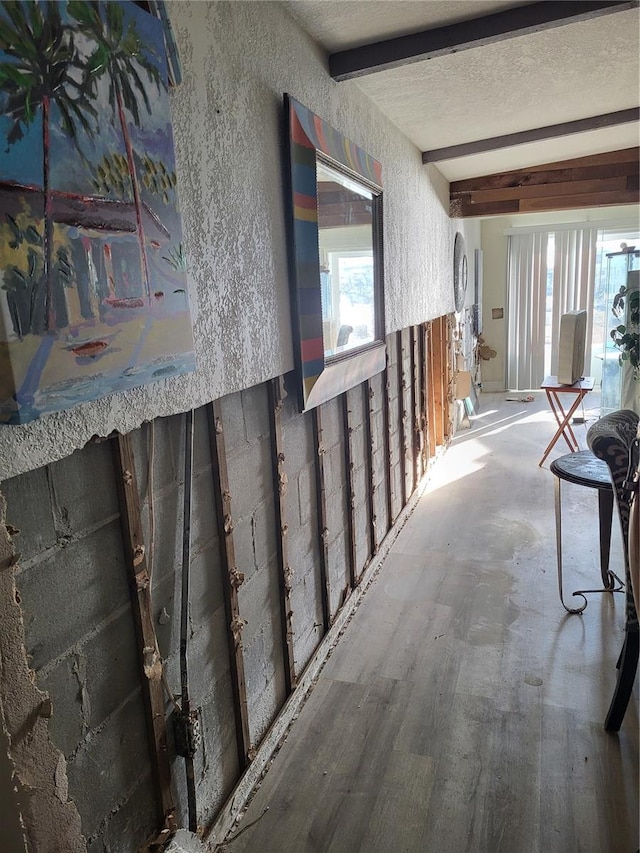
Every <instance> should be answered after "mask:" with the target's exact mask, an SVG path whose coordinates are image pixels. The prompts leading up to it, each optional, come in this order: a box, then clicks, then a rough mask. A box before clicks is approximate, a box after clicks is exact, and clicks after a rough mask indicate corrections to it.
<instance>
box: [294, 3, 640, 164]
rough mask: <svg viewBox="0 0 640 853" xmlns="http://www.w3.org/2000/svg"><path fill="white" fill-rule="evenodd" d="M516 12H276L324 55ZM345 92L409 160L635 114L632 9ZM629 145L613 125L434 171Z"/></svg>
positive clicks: (311, 6) (297, 6)
mask: <svg viewBox="0 0 640 853" xmlns="http://www.w3.org/2000/svg"><path fill="white" fill-rule="evenodd" d="M526 2H530V0H521V2H513V0H501V1H498V0H493V2H485V0H422V2H406V0H358V2H349V0H345V2H334V0H292V2H286V3H285V4H284V5H285V6H286V7H287V8H288V9H289V11H290V12H291V14H292V15H293V16H294V17H295V18H296V19H297V20H298V22H299V23H300V24H301V26H302V27H303V28H304V29H305V30H306V31H307V32H308V33H309V35H310V36H311V37H312V38H314V39H315V40H316V41H317V42H318V43H319V44H320V45H322V47H324V48H325V50H326V51H327V53H331V52H334V51H336V50H345V49H348V48H351V47H357V46H360V45H362V44H368V43H371V42H376V41H380V40H383V39H387V38H392V37H394V36H398V35H405V34H408V33H411V32H417V31H419V30H423V29H428V28H432V27H436V26H442V25H446V24H452V23H456V22H459V21H461V20H466V19H472V18H476V17H481V16H483V15H488V14H491V13H494V12H497V11H502V10H504V9H506V8H509V7H514V6H520V5H525V4H526ZM353 84H355V85H357V86H359V87H360V88H361V89H362V90H363V91H364V92H365V93H366V94H367V95H368V96H369V97H370V98H371V99H372V100H373V101H374V102H375V103H376V104H377V105H378V106H379V107H380V109H381V110H382V111H383V112H384V113H385V114H386V115H387V116H388V117H389V118H390V119H391V121H393V123H394V124H395V125H397V127H398V128H399V129H400V130H401V131H402V132H403V133H404V134H406V136H408V137H409V139H411V140H412V141H413V142H414V143H415V145H416V146H417V147H418V148H419V149H420V150H421V151H426V150H429V149H434V148H442V147H447V146H450V145H457V144H460V143H464V142H472V141H475V140H481V139H486V138H489V137H494V136H501V135H503V134H508V133H515V132H518V131H524V130H531V129H533V128H538V127H544V126H546V125H551V124H558V123H561V122H566V121H572V120H575V119H582V118H587V117H590V116H596V115H603V114H605V113H611V112H616V111H617V110H623V109H629V108H632V107H637V106H638V105H639V104H640V18H639V10H638V8H635V9H631V10H627V11H624V12H617V13H615V14H609V15H604V16H602V17H599V18H595V19H591V20H588V21H582V22H576V23H571V24H567V25H565V26H560V27H556V28H554V29H548V30H544V31H543V32H539V33H534V34H531V35H526V36H519V37H516V38H510V39H507V40H505V41H501V42H498V43H494V44H490V45H487V46H482V47H476V48H472V49H470V50H464V51H460V52H458V53H455V54H450V55H448V56H443V57H438V58H434V59H429V60H422V61H419V62H413V63H410V64H407V65H404V66H402V67H399V68H393V69H389V70H383V71H377V72H375V73H372V74H368V75H366V76H362V77H359V78H357V79H356V80H354V81H353ZM337 85H349V83H338V84H337ZM639 141H640V140H639V129H638V124H637V123H634V124H625V125H618V126H615V127H612V128H604V129H601V130H596V131H589V132H586V133H580V134H572V135H569V136H564V137H560V138H557V139H551V140H546V141H542V142H535V143H529V144H527V145H520V146H514V147H511V148H505V149H501V150H497V151H493V152H487V153H483V154H475V155H470V156H466V157H459V158H457V159H454V160H446V161H440V162H438V163H436V166H437V168H438V169H439V170H440V171H441V172H442V174H443V175H444V176H445V177H446V178H447V179H448V180H450V181H454V180H461V179H463V178H472V177H479V176H480V175H486V174H492V173H494V172H503V171H508V170H511V169H518V168H526V167H527V166H532V165H537V164H540V163H547V162H553V161H557V160H564V159H569V158H573V157H580V156H583V155H588V154H598V153H602V152H605V151H614V150H618V149H621V148H630V147H633V146H636V145H638V144H639Z"/></svg>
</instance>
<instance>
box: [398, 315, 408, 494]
mask: <svg viewBox="0 0 640 853" xmlns="http://www.w3.org/2000/svg"><path fill="white" fill-rule="evenodd" d="M396 349H397V358H398V432H399V434H400V483H401V485H402V508H403V509H404V507H405V506H406V505H407V498H408V494H407V428H406V419H407V412H406V410H405V407H404V391H405V388H406V387H407V382H406V379H405V376H404V358H403V349H402V330H401V329H399V330H398V331H397V332H396Z"/></svg>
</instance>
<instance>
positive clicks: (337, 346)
mask: <svg viewBox="0 0 640 853" xmlns="http://www.w3.org/2000/svg"><path fill="white" fill-rule="evenodd" d="M316 172H317V186H318V237H319V248H320V279H321V284H322V327H323V339H324V352H325V358H327V357H330V356H334V355H339V354H340V353H342V352H345V351H347V350H351V349H355V348H356V347H361V346H364V345H365V344H369V343H372V342H373V341H374V340H375V339H376V316H375V305H376V299H375V275H374V232H373V228H374V212H375V211H374V205H375V196H374V193H372V192H371V190H369V189H368V188H367V187H366V186H365V185H364V184H361V183H360V182H359V181H358V180H357V179H354V178H351V177H348V176H347V175H345V174H343V173H341V172H340V171H338V170H337V169H334V168H332V167H331V166H330V165H328V164H327V163H325V162H323V161H321V160H320V158H318V160H317V164H316Z"/></svg>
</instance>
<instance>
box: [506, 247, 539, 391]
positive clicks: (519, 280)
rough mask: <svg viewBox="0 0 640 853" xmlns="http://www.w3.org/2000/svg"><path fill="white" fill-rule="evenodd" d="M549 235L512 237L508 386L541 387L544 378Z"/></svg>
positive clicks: (509, 263) (509, 250)
mask: <svg viewBox="0 0 640 853" xmlns="http://www.w3.org/2000/svg"><path fill="white" fill-rule="evenodd" d="M547 245H548V234H547V232H543V233H539V232H538V233H530V234H512V235H510V237H509V248H508V263H507V282H508V288H507V290H508V322H507V387H508V388H511V389H514V390H516V389H517V390H525V389H527V388H539V387H540V384H541V382H542V380H543V379H544V337H545V311H546V292H547Z"/></svg>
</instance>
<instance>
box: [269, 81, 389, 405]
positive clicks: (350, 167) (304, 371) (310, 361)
mask: <svg viewBox="0 0 640 853" xmlns="http://www.w3.org/2000/svg"><path fill="white" fill-rule="evenodd" d="M285 106H286V111H287V118H288V154H289V158H288V175H289V179H290V193H289V197H290V205H289V210H290V217H289V225H290V234H289V243H290V266H291V295H292V319H293V331H294V350H295V354H296V367H297V372H298V376H299V379H300V382H299V391H300V404H301V409H302V410H303V411H307V410H309V409H313V408H315V407H316V406H318V405H320V403H323V402H326V401H327V400H330V399H332V398H333V397H336V396H337V395H338V394H341V393H342V392H343V391H346V390H347V389H348V388H352V387H354V386H355V385H358V384H359V383H360V382H363V381H364V380H365V379H368V378H370V377H371V376H373V375H374V374H376V373H379V372H380V371H381V370H383V369H384V366H385V358H386V354H385V344H384V311H383V286H382V180H381V171H382V170H381V166H380V163H378V162H377V161H376V160H374V159H373V158H372V157H370V156H369V155H368V154H366V153H365V152H364V151H363V150H362V149H361V148H358V146H357V145H355V144H354V143H353V142H350V141H349V140H347V139H345V138H344V137H343V136H342V135H341V134H340V133H338V132H337V131H336V130H334V129H333V128H332V127H330V125H328V124H327V123H326V122H324V121H323V120H322V119H321V118H319V117H318V116H316V115H315V114H314V113H312V112H311V111H310V110H308V109H307V108H306V107H304V106H303V105H302V104H300V103H299V102H298V101H296V100H295V99H294V98H291V97H289V96H287V95H285Z"/></svg>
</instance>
